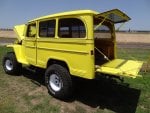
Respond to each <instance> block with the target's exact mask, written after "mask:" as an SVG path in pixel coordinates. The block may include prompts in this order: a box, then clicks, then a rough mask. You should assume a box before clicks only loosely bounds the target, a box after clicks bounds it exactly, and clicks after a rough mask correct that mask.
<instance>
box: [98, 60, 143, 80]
mask: <svg viewBox="0 0 150 113" xmlns="http://www.w3.org/2000/svg"><path fill="white" fill-rule="evenodd" d="M142 65H143V62H142V61H133V60H124V59H115V60H112V61H109V62H107V63H105V64H103V65H102V66H100V67H98V68H97V69H96V72H100V73H104V74H110V75H116V76H127V77H132V78H136V77H137V76H139V75H138V73H139V71H140V69H141V67H142Z"/></svg>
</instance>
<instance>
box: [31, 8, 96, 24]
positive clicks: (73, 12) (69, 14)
mask: <svg viewBox="0 0 150 113" xmlns="http://www.w3.org/2000/svg"><path fill="white" fill-rule="evenodd" d="M81 14H93V15H96V14H98V12H96V11H93V10H75V11H67V12H61V13H55V14H51V15H47V16H42V17H39V18H36V19H33V20H30V21H29V22H33V21H37V20H41V19H46V18H53V17H60V16H71V15H81Z"/></svg>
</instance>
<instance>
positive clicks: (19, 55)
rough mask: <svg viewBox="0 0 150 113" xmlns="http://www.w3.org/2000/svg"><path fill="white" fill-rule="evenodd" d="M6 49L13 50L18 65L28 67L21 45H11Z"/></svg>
mask: <svg viewBox="0 0 150 113" xmlns="http://www.w3.org/2000/svg"><path fill="white" fill-rule="evenodd" d="M7 47H10V48H13V50H14V53H15V55H16V58H17V61H18V62H19V63H22V64H25V65H29V63H28V62H27V60H26V57H25V49H24V47H23V46H22V45H19V44H12V45H7Z"/></svg>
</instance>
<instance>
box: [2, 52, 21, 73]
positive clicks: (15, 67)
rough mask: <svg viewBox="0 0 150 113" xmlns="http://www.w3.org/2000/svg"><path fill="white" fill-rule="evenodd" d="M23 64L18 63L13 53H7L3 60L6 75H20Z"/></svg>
mask: <svg viewBox="0 0 150 113" xmlns="http://www.w3.org/2000/svg"><path fill="white" fill-rule="evenodd" d="M21 68H22V66H21V64H20V63H18V62H17V59H16V56H15V54H14V53H13V52H9V53H7V54H6V55H5V56H4V58H3V69H4V71H5V73H7V74H10V75H15V74H19V73H20V72H21Z"/></svg>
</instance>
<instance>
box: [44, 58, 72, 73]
mask: <svg viewBox="0 0 150 113" xmlns="http://www.w3.org/2000/svg"><path fill="white" fill-rule="evenodd" d="M52 64H59V65H61V66H63V67H65V68H66V69H67V70H68V71H69V73H70V69H69V65H68V63H67V62H66V61H64V60H60V59H53V58H51V59H49V60H48V62H47V65H46V68H48V67H49V66H50V65H52Z"/></svg>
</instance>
